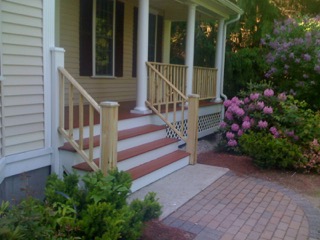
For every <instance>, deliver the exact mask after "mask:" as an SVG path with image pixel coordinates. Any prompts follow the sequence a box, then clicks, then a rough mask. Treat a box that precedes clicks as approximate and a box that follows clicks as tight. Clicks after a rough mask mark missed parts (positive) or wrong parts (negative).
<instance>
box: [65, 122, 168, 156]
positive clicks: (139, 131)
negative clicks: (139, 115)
mask: <svg viewBox="0 0 320 240" xmlns="http://www.w3.org/2000/svg"><path fill="white" fill-rule="evenodd" d="M165 128H166V127H165V126H163V125H160V126H159V125H153V124H148V125H145V126H142V127H136V128H130V129H125V130H121V131H119V132H118V141H119V140H124V139H128V138H132V137H135V136H139V135H143V134H146V133H151V132H155V131H159V130H162V129H165ZM78 142H79V141H77V143H78ZM99 145H100V135H98V136H94V137H93V146H94V147H97V146H99ZM88 148H89V138H85V139H84V140H83V149H84V150H85V149H88ZM59 149H60V150H65V151H70V152H76V150H75V149H74V148H73V147H72V145H71V144H70V143H69V142H66V143H64V145H63V146H61V147H59Z"/></svg>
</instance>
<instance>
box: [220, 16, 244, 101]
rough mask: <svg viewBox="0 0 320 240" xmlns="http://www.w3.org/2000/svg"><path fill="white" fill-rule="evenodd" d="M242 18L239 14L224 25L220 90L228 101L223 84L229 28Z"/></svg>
mask: <svg viewBox="0 0 320 240" xmlns="http://www.w3.org/2000/svg"><path fill="white" fill-rule="evenodd" d="M240 17H241V14H240V13H239V14H238V15H237V17H236V18H234V19H231V20H230V21H228V22H226V23H225V24H224V28H223V39H224V41H223V46H222V61H221V71H220V79H221V86H220V87H221V88H220V89H221V90H220V93H221V97H223V98H224V100H226V99H228V97H227V96H226V95H225V94H224V93H223V83H224V65H225V59H226V35H227V27H228V25H229V24H231V23H234V22H236V21H239V19H240Z"/></svg>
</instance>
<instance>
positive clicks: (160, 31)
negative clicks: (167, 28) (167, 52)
mask: <svg viewBox="0 0 320 240" xmlns="http://www.w3.org/2000/svg"><path fill="white" fill-rule="evenodd" d="M162 36H163V17H162V16H159V15H158V26H157V46H156V48H157V56H156V60H157V62H162Z"/></svg>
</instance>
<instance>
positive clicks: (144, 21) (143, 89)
mask: <svg viewBox="0 0 320 240" xmlns="http://www.w3.org/2000/svg"><path fill="white" fill-rule="evenodd" d="M138 15H139V16H138V43H137V48H138V52H137V97H136V107H135V108H134V110H131V112H132V113H138V114H147V113H150V112H151V110H149V109H148V108H147V107H146V104H145V101H146V100H147V89H148V88H147V84H148V82H147V81H148V79H147V78H148V75H147V65H146V62H147V61H148V39H149V0H139V12H138Z"/></svg>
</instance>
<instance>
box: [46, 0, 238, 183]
mask: <svg viewBox="0 0 320 240" xmlns="http://www.w3.org/2000/svg"><path fill="white" fill-rule="evenodd" d="M58 2H59V4H58V5H57V11H56V13H57V14H56V19H57V22H59V23H60V24H58V25H57V28H56V32H57V34H56V35H57V36H58V38H59V41H58V44H57V45H56V46H60V47H61V48H56V49H53V50H52V53H53V54H52V57H53V58H52V59H53V60H52V62H53V69H54V71H55V70H56V72H55V73H54V74H55V75H54V76H53V79H56V81H57V82H55V83H53V84H54V86H53V88H52V89H53V93H52V96H59V99H58V100H57V99H54V102H53V109H54V110H55V112H56V114H57V115H58V116H56V118H55V120H54V123H53V126H54V127H55V126H56V127H57V129H58V130H59V134H57V136H53V139H54V140H55V139H59V140H58V141H56V146H57V147H61V146H62V145H64V147H63V148H65V149H63V148H60V150H67V149H69V150H71V149H72V151H74V152H76V153H77V156H71V155H68V156H67V157H66V158H65V159H67V158H69V159H73V160H72V161H70V162H69V163H65V162H64V160H63V159H62V160H61V161H60V160H57V161H56V162H57V163H56V166H55V171H56V172H60V173H61V172H62V171H64V170H67V169H71V168H72V166H74V165H78V164H81V166H83V165H85V166H86V167H89V169H92V170H94V171H97V170H102V171H103V173H104V174H107V172H108V170H110V169H114V168H116V167H117V168H119V169H120V170H125V171H133V172H136V173H137V172H139V171H138V170H137V169H140V168H141V169H144V172H145V173H147V175H148V174H153V173H151V172H150V169H153V170H152V172H155V175H157V176H156V177H155V176H153V177H151V178H152V179H154V177H155V178H159V177H161V176H164V175H167V174H168V173H170V172H172V171H175V170H177V169H179V168H181V167H183V166H185V165H188V164H195V163H196V162H197V149H196V146H197V140H198V137H201V136H205V135H207V134H210V133H212V132H214V131H215V130H216V129H217V127H218V123H219V122H220V119H221V115H222V113H223V106H222V99H221V95H222V87H221V86H222V85H223V81H222V79H223V77H222V73H223V64H222V61H223V60H224V52H223V49H224V38H225V29H226V24H227V23H225V20H226V19H230V18H231V17H232V16H234V15H236V14H237V15H238V16H240V14H241V9H239V8H238V7H237V6H236V5H234V4H232V3H230V2H229V1H227V0H218V1H211V0H210V1H203V0H192V1H184V0H183V1H180V0H179V1H178V0H177V1H171V0H170V1H169V0H164V1H163V0H161V1H159V0H139V1H131V0H130V1H129V0H123V1H122V0H121V1H117V0H113V1H103V0H94V1H86V0H64V1H58ZM177 13H179V14H177ZM200 18H201V19H211V20H216V21H217V24H218V25H219V30H218V38H217V41H216V48H217V51H216V53H215V59H216V61H215V67H214V68H213V67H212V68H202V67H196V66H194V62H193V58H194V45H195V22H196V20H197V19H200ZM172 21H186V22H187V31H186V32H187V35H186V46H185V63H184V65H175V64H170V32H171V22H172ZM74 36H76V37H74ZM64 51H65V52H64ZM106 99H107V101H106ZM211 101H215V103H213V102H211ZM99 102H100V104H99ZM118 102H120V103H122V104H120V106H119V104H118ZM123 103H124V104H123ZM57 106H59V109H56V108H58V107H57ZM199 106H200V107H199ZM58 113H59V114H58ZM151 113H153V114H151ZM76 119H78V120H76ZM147 129H149V130H150V131H149V130H148V131H147ZM55 130H56V129H54V128H53V131H55ZM136 131H142V132H143V133H141V134H140V133H139V134H137V135H136V134H131V133H133V132H136ZM153 132H156V133H155V134H154V133H153ZM128 133H130V134H128ZM128 135H130V139H129V140H128V139H125V140H124V139H123V136H126V138H127V137H128ZM133 135H134V136H133ZM141 135H146V136H144V137H141ZM138 136H139V137H138ZM62 137H63V138H64V139H65V140H63V139H62ZM128 138H129V137H128ZM64 141H67V142H68V143H66V144H65V143H64ZM180 143H186V151H185V152H182V151H180V150H179V149H178V147H179V144H180ZM165 146H170V147H165ZM145 148H148V149H150V150H151V152H153V153H150V154H147V155H146V156H144V150H143V149H145ZM162 148H166V149H167V150H164V149H162ZM123 151H124V152H123ZM132 151H134V152H139V154H138V155H137V154H132V153H129V152H132ZM60 155H62V152H61V151H60ZM123 155H130V156H131V157H130V158H134V159H133V160H130V161H124V159H122V157H121V156H123ZM133 155H135V156H133ZM137 156H139V157H137ZM172 156H174V157H175V159H174V160H172ZM157 157H158V158H160V159H158V158H157ZM57 158H58V156H57ZM138 158H139V159H138ZM97 159H100V160H97ZM60 162H61V164H60ZM82 162H84V163H82ZM124 162H127V163H128V164H123V163H124ZM149 164H152V166H151V165H149ZM167 165H168V166H167ZM169 165H170V166H169ZM153 166H157V167H156V169H155V168H154V167H153ZM159 166H160V167H161V169H163V168H166V170H160V167H159ZM133 169H135V170H133ZM158 170H159V171H160V172H159V171H158ZM160 173H161V174H160ZM159 174H160V175H159ZM163 174H164V175H163ZM138 175H139V174H138ZM138 175H136V174H133V173H132V176H135V177H134V178H140V177H143V176H139V177H137V176H138ZM139 181H140V183H139V184H137V186H139V187H141V184H142V185H143V184H146V183H147V182H148V181H149V180H148V181H145V180H138V182H139ZM136 188H138V187H136Z"/></svg>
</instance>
